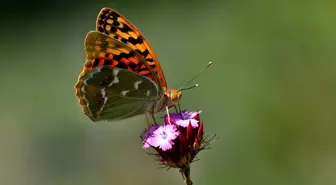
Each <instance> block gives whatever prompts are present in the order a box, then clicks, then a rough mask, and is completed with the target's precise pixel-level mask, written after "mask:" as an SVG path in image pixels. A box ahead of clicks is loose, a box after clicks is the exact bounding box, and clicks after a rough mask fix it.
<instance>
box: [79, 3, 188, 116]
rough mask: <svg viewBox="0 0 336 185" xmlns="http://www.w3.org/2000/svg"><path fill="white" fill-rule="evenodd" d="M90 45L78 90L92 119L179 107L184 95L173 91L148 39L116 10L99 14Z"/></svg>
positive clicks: (151, 112) (88, 45) (87, 38)
mask: <svg viewBox="0 0 336 185" xmlns="http://www.w3.org/2000/svg"><path fill="white" fill-rule="evenodd" d="M84 46H85V52H86V62H85V64H84V67H83V70H82V72H81V73H80V75H79V77H78V81H77V83H76V85H75V90H76V96H77V98H78V102H79V104H80V106H81V107H82V109H83V111H84V113H85V114H86V115H87V116H88V117H89V118H90V119H91V120H92V121H100V120H108V121H117V120H123V119H127V118H130V117H134V116H137V115H141V114H152V115H153V114H155V113H157V112H160V111H162V110H165V109H166V107H172V106H174V105H177V104H178V102H179V100H180V98H181V96H182V93H181V91H180V90H175V89H170V88H167V83H166V79H165V76H164V74H163V71H162V68H161V66H160V63H159V61H158V58H157V57H156V55H155V53H154V51H153V49H152V48H151V46H150V45H149V43H148V41H147V40H146V38H145V37H144V36H143V35H142V34H141V33H140V31H139V30H138V29H137V28H136V27H135V26H134V25H133V24H132V23H130V22H129V21H128V20H127V19H126V18H124V17H123V16H122V15H121V14H119V13H118V12H116V11H115V10H113V9H110V8H103V9H102V10H101V11H100V12H99V14H98V17H97V21H96V31H90V32H88V33H87V35H86V38H85V42H84Z"/></svg>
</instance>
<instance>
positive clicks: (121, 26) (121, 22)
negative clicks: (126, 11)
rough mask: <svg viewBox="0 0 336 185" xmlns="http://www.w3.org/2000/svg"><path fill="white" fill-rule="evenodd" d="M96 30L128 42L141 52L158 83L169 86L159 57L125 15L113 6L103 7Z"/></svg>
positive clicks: (127, 43) (125, 42)
mask: <svg viewBox="0 0 336 185" xmlns="http://www.w3.org/2000/svg"><path fill="white" fill-rule="evenodd" d="M96 30H97V31H99V32H102V33H105V34H106V35H108V36H110V37H111V38H114V39H116V40H118V41H119V42H122V43H124V44H126V45H127V46H129V47H130V48H132V49H133V50H134V51H136V52H137V53H139V54H140V55H141V56H142V57H143V58H144V59H145V60H146V62H147V64H148V65H149V66H150V67H151V68H152V70H153V72H154V74H155V75H156V76H157V78H158V79H159V82H158V83H159V84H160V85H161V86H162V87H166V86H167V84H166V79H165V77H164V74H163V71H162V68H161V66H160V63H159V61H158V58H157V57H156V55H155V53H154V51H153V49H152V48H151V46H150V45H149V43H148V41H147V39H146V38H145V37H144V36H143V34H141V32H140V31H139V30H138V29H137V28H136V27H135V26H134V25H133V24H132V23H130V22H129V21H128V20H127V19H126V18H125V17H123V16H122V15H121V14H119V13H118V12H116V11H115V10H113V9H111V8H103V9H102V10H101V11H100V12H99V14H98V17H97V22H96ZM141 69H144V68H141Z"/></svg>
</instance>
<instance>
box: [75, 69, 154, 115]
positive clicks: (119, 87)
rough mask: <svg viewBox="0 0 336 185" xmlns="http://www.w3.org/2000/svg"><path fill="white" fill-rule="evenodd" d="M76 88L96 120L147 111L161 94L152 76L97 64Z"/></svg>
mask: <svg viewBox="0 0 336 185" xmlns="http://www.w3.org/2000/svg"><path fill="white" fill-rule="evenodd" d="M76 88H78V90H79V92H78V95H79V96H80V97H81V99H82V101H80V102H81V105H82V107H83V109H84V112H85V113H86V115H87V116H89V117H90V118H91V119H92V120H93V121H98V120H109V121H113V120H118V119H125V118H128V117H133V116H136V115H139V114H143V113H144V112H145V111H146V110H147V109H150V106H151V103H150V102H152V101H155V100H156V99H157V98H158V95H159V94H158V87H157V85H156V84H155V82H154V81H152V80H151V79H149V78H147V77H145V76H142V75H139V74H137V73H134V72H131V71H129V70H127V69H122V68H118V67H110V66H98V67H95V68H93V69H92V70H90V71H89V72H87V73H86V74H85V75H83V76H81V77H80V79H79V82H78V84H77V86H76Z"/></svg>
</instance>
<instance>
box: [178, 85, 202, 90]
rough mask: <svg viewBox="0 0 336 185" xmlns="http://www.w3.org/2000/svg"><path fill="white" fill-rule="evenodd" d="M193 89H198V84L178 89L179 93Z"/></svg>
mask: <svg viewBox="0 0 336 185" xmlns="http://www.w3.org/2000/svg"><path fill="white" fill-rule="evenodd" d="M195 87H198V84H195V85H193V86H190V87H185V88H182V89H181V88H180V89H179V91H184V90H189V89H193V88H195Z"/></svg>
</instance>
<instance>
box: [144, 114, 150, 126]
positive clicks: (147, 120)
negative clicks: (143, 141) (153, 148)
mask: <svg viewBox="0 0 336 185" xmlns="http://www.w3.org/2000/svg"><path fill="white" fill-rule="evenodd" d="M145 116H146V123H147V129H149V125H150V121H149V119H148V116H147V113H145Z"/></svg>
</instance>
